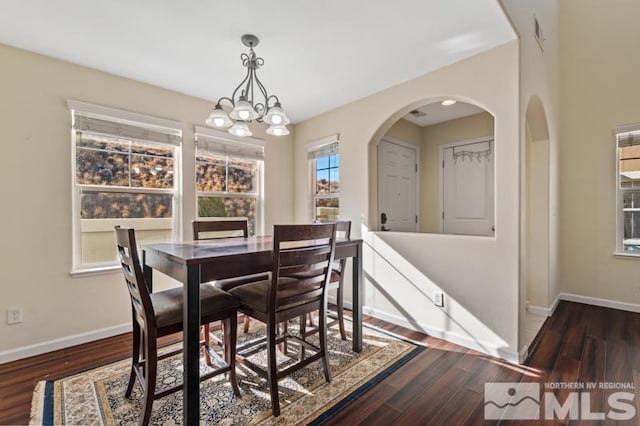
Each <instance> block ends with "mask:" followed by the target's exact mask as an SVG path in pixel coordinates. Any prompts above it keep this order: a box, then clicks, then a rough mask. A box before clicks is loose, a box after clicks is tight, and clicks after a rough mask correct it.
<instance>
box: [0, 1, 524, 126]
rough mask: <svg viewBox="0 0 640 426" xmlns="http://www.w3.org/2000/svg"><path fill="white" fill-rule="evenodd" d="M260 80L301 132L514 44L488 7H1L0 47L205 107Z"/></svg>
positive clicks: (491, 4) (498, 14)
mask: <svg viewBox="0 0 640 426" xmlns="http://www.w3.org/2000/svg"><path fill="white" fill-rule="evenodd" d="M244 33H253V34H256V35H257V36H259V37H260V39H261V42H260V45H259V46H258V47H257V48H256V49H255V51H256V53H257V55H258V56H261V57H263V58H264V60H265V64H264V67H263V68H262V69H261V70H260V71H259V73H258V75H259V77H260V79H261V80H262V82H263V83H264V84H265V86H266V88H267V90H268V91H269V92H270V94H276V95H277V96H278V97H279V98H280V100H281V102H282V106H283V107H284V109H285V111H287V113H288V114H289V116H290V117H291V118H292V121H294V122H298V121H301V120H305V119H307V118H310V117H313V116H316V115H318V114H320V113H322V112H325V111H328V110H330V109H333V108H335V107H338V106H340V105H343V104H345V103H348V102H350V101H354V100H356V99H359V98H362V97H364V96H367V95H370V94H372V93H375V92H378V91H380V90H382V89H385V88H387V87H390V86H393V85H395V84H398V83H400V82H403V81H406V80H410V79H412V78H415V77H418V76H420V75H422V74H425V73H427V72H429V71H432V70H434V69H437V68H440V67H442V66H445V65H448V64H451V63H454V62H457V61H459V60H461V59H463V58H466V57H469V56H472V55H474V54H477V53H479V52H482V51H484V50H487V49H490V48H492V47H495V46H498V45H500V44H503V43H505V42H507V41H510V40H514V39H515V33H514V32H513V30H512V29H511V26H510V25H509V23H508V21H507V19H506V17H505V16H504V14H503V12H502V10H501V9H500V6H499V5H498V2H497V0H446V1H443V0H395V1H393V2H391V1H388V0H348V1H345V0H324V1H310V0H278V1H270V2H263V1H255V0H254V1H251V0H231V1H222V0H217V1H216V0H188V1H174V0H137V1H131V0H54V1H52V0H2V1H1V2H0V43H2V44H7V45H10V46H15V47H19V48H22V49H26V50H30V51H33V52H37V53H41V54H44V55H48V56H52V57H54V58H60V59H64V60H67V61H70V62H73V63H76V64H80V65H84V66H87V67H91V68H96V69H99V70H103V71H106V72H109V73H113V74H116V75H120V76H124V77H128V78H131V79H134V80H138V81H142V82H146V83H150V84H154V85H157V86H160V87H164V88H167V89H171V90H175V91H177V92H181V93H185V94H188V95H193V96H197V97H201V98H204V99H208V100H211V101H214V100H215V99H217V98H218V97H221V96H230V95H231V92H232V90H233V88H235V86H236V85H237V84H238V83H239V82H240V80H241V79H242V78H243V77H244V68H243V67H242V64H241V62H240V54H241V53H242V52H245V51H246V48H245V47H244V46H243V45H242V44H241V43H240V36H241V35H242V34H244Z"/></svg>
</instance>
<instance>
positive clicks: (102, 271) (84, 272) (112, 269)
mask: <svg viewBox="0 0 640 426" xmlns="http://www.w3.org/2000/svg"><path fill="white" fill-rule="evenodd" d="M119 270H120V266H118V265H113V266H101V267H99V268H89V269H76V270H73V271H71V272H70V273H69V275H71V276H72V277H73V278H80V277H92V276H95V275H106V274H113V273H116V272H118V271H119Z"/></svg>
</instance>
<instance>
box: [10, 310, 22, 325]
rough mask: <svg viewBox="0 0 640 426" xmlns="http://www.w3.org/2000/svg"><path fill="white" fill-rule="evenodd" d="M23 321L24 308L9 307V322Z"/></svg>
mask: <svg viewBox="0 0 640 426" xmlns="http://www.w3.org/2000/svg"><path fill="white" fill-rule="evenodd" d="M21 322H22V308H8V309H7V324H8V325H11V324H18V323H21Z"/></svg>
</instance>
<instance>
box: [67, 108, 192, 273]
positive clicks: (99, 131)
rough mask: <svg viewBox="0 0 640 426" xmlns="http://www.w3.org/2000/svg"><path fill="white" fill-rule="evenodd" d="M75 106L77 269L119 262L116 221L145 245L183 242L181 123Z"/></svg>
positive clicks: (74, 157)
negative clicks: (180, 237)
mask: <svg viewBox="0 0 640 426" xmlns="http://www.w3.org/2000/svg"><path fill="white" fill-rule="evenodd" d="M69 108H70V109H71V112H72V118H73V137H72V144H73V145H72V152H73V186H74V192H73V229H74V243H73V244H74V260H73V270H74V271H82V270H87V269H94V268H99V267H105V266H113V265H116V264H117V253H116V245H115V235H114V231H113V227H114V226H115V225H121V226H123V227H133V228H135V229H136V237H137V241H138V243H139V244H144V243H152V242H162V241H171V240H173V239H177V235H176V232H177V231H176V230H177V229H178V226H177V224H178V223H179V222H178V218H177V211H178V210H179V209H178V208H177V206H176V199H177V191H178V185H177V182H178V180H179V179H178V176H177V175H178V170H180V167H179V164H178V162H179V158H180V157H179V149H180V147H179V146H180V141H181V131H180V130H179V129H178V128H177V127H178V126H177V123H174V122H170V121H168V120H162V119H156V118H154V117H147V116H142V115H139V114H133V113H128V112H125V111H119V110H113V109H111V108H106V107H99V106H95V105H90V104H84V103H82V102H75V101H69ZM137 120H141V121H137ZM143 120H144V121H143ZM158 123H161V124H163V125H162V126H161V125H159V124H158ZM167 126H172V127H167Z"/></svg>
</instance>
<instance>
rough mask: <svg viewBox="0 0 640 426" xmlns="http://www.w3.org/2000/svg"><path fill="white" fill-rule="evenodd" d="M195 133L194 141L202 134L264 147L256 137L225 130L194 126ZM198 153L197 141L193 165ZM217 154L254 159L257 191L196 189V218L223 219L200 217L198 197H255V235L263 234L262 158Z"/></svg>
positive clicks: (226, 140) (222, 142) (219, 139)
mask: <svg viewBox="0 0 640 426" xmlns="http://www.w3.org/2000/svg"><path fill="white" fill-rule="evenodd" d="M195 135H196V141H197V137H198V135H203V136H205V137H207V138H210V139H215V140H216V142H219V143H221V144H223V145H224V144H230V145H237V144H244V145H247V146H248V147H252V148H259V149H264V145H265V141H264V140H262V139H258V138H253V137H239V136H235V135H232V134H230V133H227V132H222V131H219V130H215V129H211V128H209V127H202V126H195ZM197 154H198V149H197V143H196V149H195V150H194V165H195V164H196V162H197V160H196V157H197ZM218 155H220V156H223V157H227V158H235V159H239V160H247V161H256V164H257V176H256V181H257V182H256V188H257V192H251V193H242V192H220V191H217V192H213V191H212V192H208V191H196V197H195V212H196V214H195V215H196V218H197V219H202V220H216V219H218V220H224V218H211V217H201V216H200V215H199V214H198V200H199V199H200V197H223V198H255V199H256V220H255V230H254V232H255V235H263V234H264V223H265V219H264V215H265V211H264V180H265V179H264V159H255V158H250V157H243V156H242V155H233V154H228V153H225V152H222V151H221V152H218ZM227 219H248V218H247V217H240V216H233V217H228V218H227Z"/></svg>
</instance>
